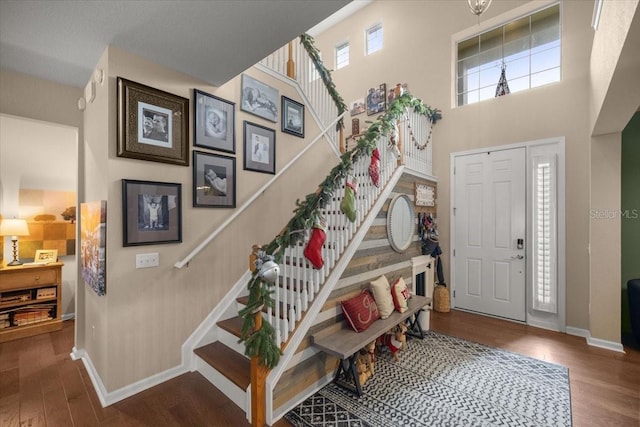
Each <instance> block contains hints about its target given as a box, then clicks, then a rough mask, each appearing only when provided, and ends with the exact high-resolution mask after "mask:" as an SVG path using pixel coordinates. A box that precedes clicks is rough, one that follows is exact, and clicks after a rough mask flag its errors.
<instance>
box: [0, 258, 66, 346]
mask: <svg viewBox="0 0 640 427" xmlns="http://www.w3.org/2000/svg"><path fill="white" fill-rule="evenodd" d="M62 266H63V264H62V263H61V262H55V263H50V264H39V265H38V264H36V265H34V264H30V265H21V266H17V267H4V268H0V342H5V341H10V340H15V339H20V338H24V337H28V336H32V335H37V334H41V333H44V332H51V331H56V330H59V329H61V328H62Z"/></svg>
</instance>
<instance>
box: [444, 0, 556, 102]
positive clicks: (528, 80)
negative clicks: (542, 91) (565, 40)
mask: <svg viewBox="0 0 640 427" xmlns="http://www.w3.org/2000/svg"><path fill="white" fill-rule="evenodd" d="M560 22H561V20H560V4H554V5H552V6H549V7H546V8H544V9H542V10H538V11H537V12H534V13H532V14H530V15H527V16H524V17H521V18H518V19H515V20H513V21H511V22H508V23H505V24H504V25H501V26H499V27H496V28H493V29H491V30H488V31H485V32H483V33H481V34H477V35H475V36H473V37H470V38H467V39H465V40H462V41H459V42H458V43H457V57H456V58H457V65H456V68H457V76H456V77H457V78H456V83H455V84H456V104H457V105H458V106H461V105H466V104H473V103H475V102H478V101H483V100H485V99H489V98H493V97H495V96H496V87H497V85H498V83H499V82H500V77H501V71H502V68H503V67H504V69H505V77H506V81H507V83H508V87H509V91H510V92H511V93H513V92H520V91H523V90H527V89H531V88H534V87H538V86H543V85H546V84H549V83H553V82H558V81H560V77H561V28H560Z"/></svg>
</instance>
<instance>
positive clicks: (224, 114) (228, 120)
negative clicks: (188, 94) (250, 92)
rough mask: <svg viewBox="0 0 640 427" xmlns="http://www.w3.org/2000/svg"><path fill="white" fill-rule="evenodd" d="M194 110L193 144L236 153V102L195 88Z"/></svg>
mask: <svg viewBox="0 0 640 427" xmlns="http://www.w3.org/2000/svg"><path fill="white" fill-rule="evenodd" d="M193 111H194V118H193V146H194V147H202V148H208V149H210V150H217V151H223V152H225V153H232V154H235V152H236V104H235V102H231V101H227V100H226V99H222V98H218V97H217V96H214V95H211V94H209V93H206V92H203V91H201V90H198V89H194V90H193Z"/></svg>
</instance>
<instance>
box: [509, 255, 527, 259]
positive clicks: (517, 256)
mask: <svg viewBox="0 0 640 427" xmlns="http://www.w3.org/2000/svg"><path fill="white" fill-rule="evenodd" d="M511 259H524V255H513V256H512V257H511Z"/></svg>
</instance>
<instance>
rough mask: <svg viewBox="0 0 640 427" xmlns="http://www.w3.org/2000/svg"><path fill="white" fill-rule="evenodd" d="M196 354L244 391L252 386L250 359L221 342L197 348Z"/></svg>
mask: <svg viewBox="0 0 640 427" xmlns="http://www.w3.org/2000/svg"><path fill="white" fill-rule="evenodd" d="M194 353H195V354H197V355H198V356H199V357H200V358H201V359H202V360H204V361H205V362H207V363H208V364H209V365H211V366H212V367H213V368H215V369H216V370H217V371H218V372H220V373H221V374H222V375H224V376H225V377H227V378H228V379H229V380H230V381H231V382H232V383H234V384H235V385H237V386H238V387H240V388H241V389H242V390H246V389H247V387H248V386H249V384H251V362H250V361H249V359H247V358H246V357H244V356H243V355H241V354H240V353H238V352H236V351H234V350H232V349H230V348H229V347H227V346H226V345H224V344H223V343H221V342H220V341H216V342H213V343H211V344H207V345H205V346H203V347H199V348H196V349H195V350H194Z"/></svg>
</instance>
